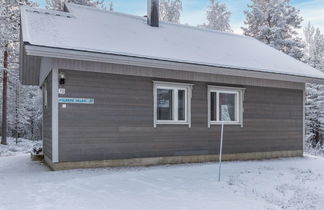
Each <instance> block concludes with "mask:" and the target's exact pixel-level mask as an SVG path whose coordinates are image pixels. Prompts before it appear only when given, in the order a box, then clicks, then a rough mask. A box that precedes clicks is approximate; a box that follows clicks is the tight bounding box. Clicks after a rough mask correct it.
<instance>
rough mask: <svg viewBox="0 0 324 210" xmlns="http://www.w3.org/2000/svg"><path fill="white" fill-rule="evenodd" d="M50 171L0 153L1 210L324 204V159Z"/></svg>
mask: <svg viewBox="0 0 324 210" xmlns="http://www.w3.org/2000/svg"><path fill="white" fill-rule="evenodd" d="M217 174H218V164H217V163H206V164H188V165H172V166H156V167H147V168H145V167H142V168H115V169H82V170H68V171H55V172H53V171H49V170H48V168H47V167H46V166H44V165H43V164H41V163H39V162H33V161H31V160H30V157H29V155H18V156H8V157H1V158H0V189H1V190H0V198H1V199H0V209H1V210H7V209H8V210H16V209H17V210H21V209H24V210H25V209H27V210H28V209H33V210H35V209H36V210H37V209H39V210H43V209H46V210H50V209H59V210H65V209H73V210H74V209H78V210H82V209H114V210H120V209H123V210H124V209H125V210H126V209H127V210H128V209H132V210H133V209H135V210H137V209H138V210H145V209H148V210H152V209H154V210H159V209H163V210H165V209H177V210H178V209H179V210H181V209H186V210H188V209H194V210H197V209H222V210H229V209H230V210H238V209H239V210H245V209H246V210H254V209H255V210H262V209H271V210H277V209H286V210H315V209H316V210H321V209H324V158H322V157H314V156H306V157H304V158H290V159H278V160H267V161H245V162H225V163H224V164H223V175H222V180H221V182H218V181H217Z"/></svg>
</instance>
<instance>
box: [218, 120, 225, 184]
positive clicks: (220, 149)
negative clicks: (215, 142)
mask: <svg viewBox="0 0 324 210" xmlns="http://www.w3.org/2000/svg"><path fill="white" fill-rule="evenodd" d="M223 132H224V122H222V128H221V139H220V147H219V164H218V165H219V169H218V181H219V182H220V178H221V169H222V153H223Z"/></svg>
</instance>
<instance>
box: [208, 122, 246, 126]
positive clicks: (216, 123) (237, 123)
mask: <svg viewBox="0 0 324 210" xmlns="http://www.w3.org/2000/svg"><path fill="white" fill-rule="evenodd" d="M222 124H224V125H239V126H242V123H241V122H224V123H221V122H210V125H222Z"/></svg>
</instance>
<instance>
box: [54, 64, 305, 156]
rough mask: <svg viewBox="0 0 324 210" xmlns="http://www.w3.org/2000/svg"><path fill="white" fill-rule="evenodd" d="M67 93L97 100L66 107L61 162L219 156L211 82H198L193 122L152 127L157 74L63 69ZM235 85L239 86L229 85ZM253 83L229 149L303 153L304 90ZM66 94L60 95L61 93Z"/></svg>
mask: <svg viewBox="0 0 324 210" xmlns="http://www.w3.org/2000/svg"><path fill="white" fill-rule="evenodd" d="M60 72H64V74H65V76H66V83H65V85H63V86H60V87H64V88H65V89H66V94H65V95H60V96H61V97H77V98H94V99H95V104H93V105H86V104H67V107H66V108H62V105H61V104H60V105H59V161H60V162H69V161H90V160H109V159H126V158H140V157H158V156H181V155H209V154H218V150H219V139H220V126H217V125H213V126H212V127H211V128H208V125H207V85H222V86H224V84H218V83H204V82H192V81H179V80H176V81H174V80H172V79H171V80H166V81H171V82H188V83H192V84H194V87H193V92H192V100H191V106H192V111H191V121H192V126H191V128H189V127H188V126H187V125H157V128H154V127H153V83H152V81H153V80H159V81H161V79H156V78H147V77H135V76H121V75H113V74H104V73H90V72H80V71H68V70H60ZM230 86H233V85H230ZM236 86H238V87H244V88H246V91H245V100H244V116H243V121H244V123H243V125H244V127H243V128H241V127H240V126H238V125H227V126H225V133H224V147H223V149H224V153H225V154H234V153H235V154H236V153H251V152H272V151H290V150H302V148H303V91H302V90H294V89H280V88H267V87H255V86H254V87H252V86H240V85H236ZM60 96H59V97H60Z"/></svg>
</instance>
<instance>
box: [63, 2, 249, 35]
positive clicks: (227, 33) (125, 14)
mask: <svg viewBox="0 0 324 210" xmlns="http://www.w3.org/2000/svg"><path fill="white" fill-rule="evenodd" d="M65 5H66V6H67V8H68V9H70V6H71V7H79V8H83V9H88V10H94V11H98V12H103V13H109V14H116V15H120V16H124V17H132V18H136V19H140V20H145V19H146V18H145V17H144V16H143V17H142V16H139V15H133V14H129V13H123V12H116V11H109V10H104V9H101V8H97V7H91V6H86V5H80V4H75V3H65ZM71 13H72V14H73V9H72V12H71ZM160 22H161V23H162V24H168V25H174V26H176V27H183V28H190V29H193V30H198V31H206V32H210V33H217V34H223V35H229V36H237V37H241V38H247V39H254V38H252V37H249V36H245V35H241V34H235V33H231V32H223V31H217V30H213V29H208V28H201V27H198V26H191V25H187V24H181V23H172V22H168V21H160Z"/></svg>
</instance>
